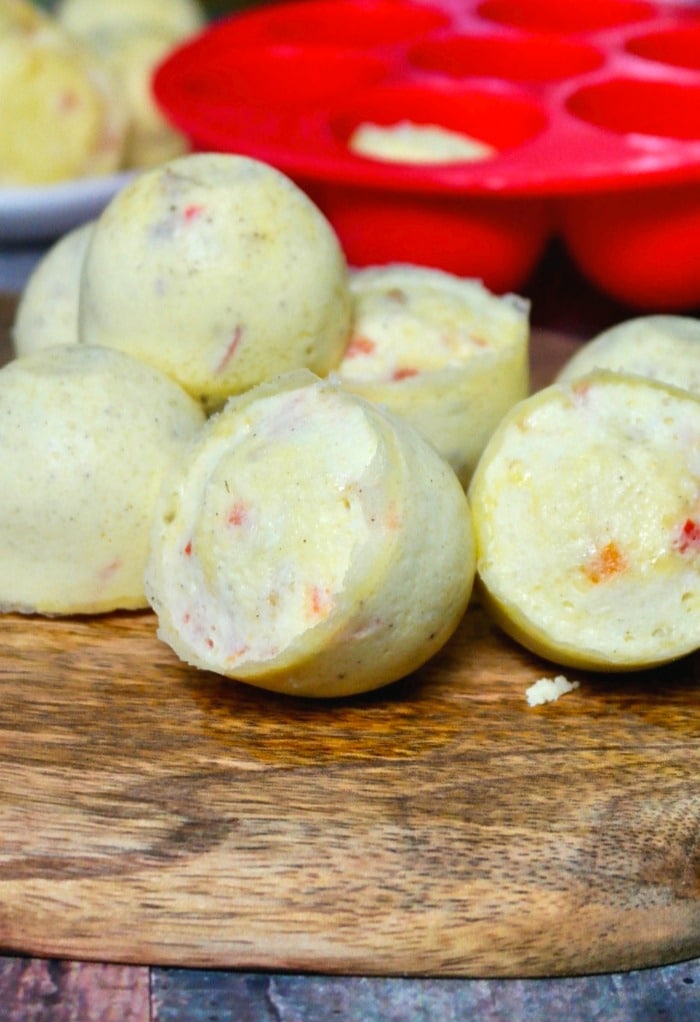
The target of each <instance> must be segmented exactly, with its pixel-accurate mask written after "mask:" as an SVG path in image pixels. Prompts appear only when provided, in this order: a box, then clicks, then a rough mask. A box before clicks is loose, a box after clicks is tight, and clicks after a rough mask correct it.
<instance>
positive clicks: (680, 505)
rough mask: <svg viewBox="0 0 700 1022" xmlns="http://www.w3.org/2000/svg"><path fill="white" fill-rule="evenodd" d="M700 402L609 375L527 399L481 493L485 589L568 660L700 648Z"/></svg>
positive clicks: (499, 612)
mask: <svg viewBox="0 0 700 1022" xmlns="http://www.w3.org/2000/svg"><path fill="white" fill-rule="evenodd" d="M699 452H700V399H698V397H696V396H695V395H693V394H691V393H690V392H688V391H684V390H680V389H677V388H674V387H671V386H668V385H666V384H661V383H658V382H656V381H651V380H648V379H645V378H643V377H638V376H632V375H625V374H623V373H615V372H609V371H605V370H600V371H597V372H594V373H591V374H589V375H588V376H584V377H582V378H581V379H579V380H576V381H573V382H572V383H569V384H554V385H552V386H550V387H547V388H545V389H544V390H542V391H540V392H538V393H537V394H535V395H534V396H533V397H530V398H528V399H527V400H525V401H522V402H520V403H519V404H518V405H517V406H516V407H515V408H513V409H512V410H511V412H509V413H508V415H507V416H506V417H505V419H504V420H503V422H502V423H501V424H500V426H499V427H498V429H497V430H496V432H495V433H494V435H493V437H492V438H491V441H490V442H489V444H488V446H487V448H486V450H485V451H484V454H483V456H482V459H481V461H480V463H479V466H478V468H477V470H476V472H475V474H474V477H473V479H472V482H471V485H470V488H469V491H468V495H469V500H470V504H471V508H472V513H473V519H474V528H475V533H476V545H477V571H478V578H479V591H480V594H481V597H482V599H483V600H484V603H485V605H486V606H487V608H488V609H489V610H490V612H491V613H492V614H493V616H494V617H495V619H496V620H497V621H498V622H499V623H500V625H501V626H502V627H503V629H504V630H505V631H506V632H508V633H509V634H510V635H511V636H513V637H514V638H515V639H517V640H518V641H520V642H521V643H522V644H523V645H525V646H526V647H528V648H529V649H531V650H532V651H534V652H535V653H538V654H540V655H541V656H544V657H546V658H547V659H549V660H552V661H554V662H555V663H559V664H562V665H564V666H573V667H580V668H587V669H590V670H598V671H624V670H636V669H641V668H647V667H653V666H655V665H657V664H662V663H666V662H668V661H672V660H675V659H677V658H679V657H682V656H684V655H685V654H687V653H690V652H691V651H693V650H695V649H697V648H698V647H699V646H700V453H699Z"/></svg>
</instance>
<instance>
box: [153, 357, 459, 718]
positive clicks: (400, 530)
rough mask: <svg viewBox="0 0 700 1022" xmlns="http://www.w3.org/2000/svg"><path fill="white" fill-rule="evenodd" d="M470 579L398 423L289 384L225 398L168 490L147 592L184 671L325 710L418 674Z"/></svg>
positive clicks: (449, 494) (301, 383) (444, 502)
mask: <svg viewBox="0 0 700 1022" xmlns="http://www.w3.org/2000/svg"><path fill="white" fill-rule="evenodd" d="M436 522H437V523H439V527H437V528H436V527H435V524H436ZM473 579H474V545H473V534H472V525H471V516H470V513H469V508H468V505H467V501H466V496H465V493H464V490H463V488H462V487H461V485H460V483H459V481H458V479H457V477H456V476H455V474H454V472H453V471H452V469H451V468H450V467H449V466H448V465H447V463H446V462H445V461H444V460H443V459H442V458H441V457H440V456H439V455H438V454H437V453H436V452H435V451H434V450H433V449H432V448H431V447H430V445H429V444H427V443H426V442H425V441H424V440H423V439H422V438H421V437H420V435H419V434H418V433H417V432H416V431H415V430H413V429H412V427H410V426H409V425H407V424H406V423H404V422H402V421H401V420H400V419H397V418H395V417H394V416H391V415H389V413H386V412H384V411H382V410H380V409H379V408H377V407H375V406H374V405H372V404H369V403H368V402H365V401H363V400H362V399H361V398H358V397H356V396H354V395H351V394H347V393H346V392H344V391H343V390H342V388H339V387H336V386H334V385H333V384H331V383H329V382H328V381H323V380H320V379H319V378H317V377H315V376H314V375H313V374H312V373H310V372H307V371H304V370H300V371H297V372H294V373H290V374H285V375H284V376H281V377H279V378H277V379H276V380H274V381H270V382H268V383H265V384H261V385H260V386H258V387H256V388H254V389H252V390H250V391H248V392H247V393H246V394H243V395H241V396H240V397H237V398H232V399H231V400H230V401H229V402H228V404H227V405H226V407H225V408H224V410H223V411H222V412H220V413H219V414H217V415H215V416H214V417H213V418H211V419H210V420H209V422H208V423H207V425H206V427H205V428H204V430H203V432H202V433H201V434H200V435H199V437H198V438H197V440H196V441H195V443H194V444H193V445H192V448H191V449H190V451H189V452H187V455H186V457H184V458H182V459H181V460H180V463H179V465H177V466H175V467H174V469H173V471H172V472H171V473H169V476H168V478H167V480H166V482H165V485H164V488H163V491H162V494H161V497H160V501H159V504H158V507H157V509H156V515H155V523H154V529H153V535H152V544H151V556H150V559H149V564H148V568H147V572H146V592H147V594H148V598H149V601H150V603H151V605H152V607H153V608H154V610H155V611H156V613H157V615H158V621H159V635H160V637H161V638H162V639H163V640H164V641H165V642H166V643H168V644H169V645H170V646H171V647H172V649H173V650H174V651H175V652H176V653H177V654H178V656H179V657H181V659H183V660H185V661H186V662H187V663H189V664H192V665H194V666H195V667H198V668H201V669H204V670H209V671H214V672H216V673H218V674H221V675H224V676H227V677H230V678H233V679H237V680H240V681H243V682H246V683H248V684H251V685H255V686H258V687H261V688H266V689H271V690H274V691H278V692H284V693H288V694H292V695H300V696H313V697H321V698H329V697H337V696H347V695H351V694H354V693H358V692H363V691H366V690H369V689H375V688H378V687H380V686H382V685H386V684H388V683H390V682H392V681H395V680H396V679H398V678H401V677H403V676H404V675H406V674H408V673H410V672H411V671H413V670H415V669H416V668H418V667H419V666H420V665H421V664H423V663H424V662H425V661H426V660H427V659H428V658H429V657H430V656H432V655H433V654H434V653H436V652H437V650H438V649H440V647H441V646H442V645H443V644H444V643H445V642H446V641H447V639H448V638H449V637H450V635H451V634H452V633H453V631H454V629H455V628H456V626H457V624H458V622H459V620H460V618H461V617H462V614H463V613H464V610H465V608H466V605H467V602H468V600H469V596H470V593H471V589H472V584H473Z"/></svg>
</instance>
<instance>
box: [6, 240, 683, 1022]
mask: <svg viewBox="0 0 700 1022" xmlns="http://www.w3.org/2000/svg"><path fill="white" fill-rule="evenodd" d="M1 290H2V281H0V291H1ZM522 290H523V291H524V293H526V294H528V296H529V297H531V298H532V301H533V315H532V319H533V325H534V327H535V329H536V331H537V334H538V336H539V337H540V338H545V339H546V338H547V337H548V336H550V335H552V336H555V337H556V339H557V345H558V346H559V349H560V347H561V343H565V344H570V345H571V349H572V350H574V349H575V347H576V346H577V344H578V343H580V341H581V340H584V339H585V338H587V337H590V336H592V335H594V334H595V333H597V332H598V331H599V330H601V329H602V328H604V327H605V326H607V325H609V324H611V323H614V322H617V321H619V320H621V319H623V318H626V317H628V316H629V315H632V314H634V310H629V309H625V308H623V307H621V306H619V305H617V304H616V303H614V302H611V301H609V300H608V299H606V298H605V297H604V296H602V295H600V294H598V293H596V292H595V291H594V290H593V289H592V288H590V287H589V286H588V285H587V284H586V283H585V282H584V281H582V280H581V279H580V277H579V276H578V274H577V272H576V270H575V269H574V268H573V267H572V266H571V264H570V263H569V261H568V259H567V258H566V256H565V255H564V254H563V253H562V252H561V250H560V249H559V248H558V247H557V246H553V248H552V249H551V251H550V252H549V253H548V255H547V257H546V258H545V260H544V262H543V264H542V266H541V267H540V269H539V270H538V272H537V273H536V275H535V277H534V278H533V280H532V281H531V282H530V284H529V285H528V286H527V287H526V288H523V289H522ZM14 300H15V299H14V297H13V296H11V295H3V296H2V298H0V338H4V339H5V340H4V347H2V343H0V362H2V361H3V360H4V359H5V358H7V357H8V355H9V348H8V345H7V335H8V333H7V332H8V329H9V325H10V321H11V317H12V311H13V307H14ZM546 370H547V367H546V366H544V367H543V366H540V367H539V369H538V373H540V374H542V375H543V376H546ZM537 382H541V380H540V379H538V381H537ZM694 840H695V842H696V843H700V834H695V838H694ZM1 857H2V837H1V836H0V869H1V868H2V866H1ZM698 879H700V878H696V880H698ZM553 939H556V934H553ZM545 1017H549V1018H560V1017H567V1018H569V1019H570V1020H572V1022H576V1020H581V1022H583V1020H589V1019H590V1020H593V1019H598V1018H604V1019H606V1020H612V1022H615V1020H634V1022H652V1020H669V1022H671V1020H672V1022H690V1020H691V1019H692V1020H695V1019H697V1018H698V1017H700V960H694V961H689V962H682V963H679V964H674V965H667V966H665V967H660V968H650V969H644V970H639V971H630V972H624V973H617V974H608V975H597V976H583V977H571V978H569V977H560V978H556V979H552V978H542V979H479V978H468V979H453V978H450V979H442V978H431V977H421V978H417V977H412V978H407V977H401V976H386V977H383V976H375V977H368V976H332V975H318V974H307V975H302V974H293V973H289V972H278V971H274V972H273V971H261V972H247V971H236V970H221V969H213V970H212V969H191V968H173V967H163V966H162V965H160V964H159V963H158V962H156V961H154V962H152V963H149V964H139V965H122V964H112V963H109V962H86V961H65V960H54V959H45V958H27V957H21V956H17V955H15V954H8V955H6V956H5V957H0V1020H2V1022H24V1020H32V1022H64V1020H65V1022H68V1020H76V1022H93V1020H94V1022H97V1020H105V1022H107V1020H110V1022H111V1020H114V1022H147V1020H148V1022H169V1020H176V1019H177V1020H187V1022H200V1020H201V1022H204V1020H208V1022H223V1020H224V1019H236V1020H241V1022H247V1020H251V1022H252V1020H255V1022H267V1020H270V1022H273V1020H281V1019H285V1020H286V1019H289V1020H291V1019H294V1020H302V1019H303V1020H306V1022H317V1020H318V1022H322V1020H323V1022H327V1020H329V1019H333V1018H342V1019H349V1020H358V1022H360V1020H363V1022H373V1020H375V1019H377V1020H379V1019H382V1020H392V1022H403V1020H411V1022H414V1020H415V1022H421V1020H428V1019H430V1020H433V1019H440V1020H442V1019H444V1020H446V1022H447V1020H449V1019H472V1018H478V1019H481V1020H484V1022H499V1020H502V1019H503V1020H505V1019H519V1020H520V1019H525V1020H528V1019H532V1020H535V1019H540V1018H545Z"/></svg>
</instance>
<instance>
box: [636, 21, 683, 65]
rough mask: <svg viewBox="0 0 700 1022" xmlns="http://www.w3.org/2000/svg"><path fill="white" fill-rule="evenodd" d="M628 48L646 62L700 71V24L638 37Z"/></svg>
mask: <svg viewBox="0 0 700 1022" xmlns="http://www.w3.org/2000/svg"><path fill="white" fill-rule="evenodd" d="M626 48H627V50H628V51H629V52H630V53H633V54H634V55H635V56H637V57H644V58H645V59H646V60H654V61H657V62H658V63H660V64H668V65H670V66H671V67H681V68H687V69H689V70H691V71H700V22H697V23H696V24H694V25H686V26H684V27H683V28H672V29H666V30H662V31H659V32H649V33H648V34H646V35H641V36H636V37H635V38H633V39H629V40H628V41H627V47H626Z"/></svg>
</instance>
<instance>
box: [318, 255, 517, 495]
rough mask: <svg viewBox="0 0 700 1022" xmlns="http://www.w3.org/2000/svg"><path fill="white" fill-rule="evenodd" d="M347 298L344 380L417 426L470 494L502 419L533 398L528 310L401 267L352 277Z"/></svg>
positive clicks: (435, 273) (340, 372)
mask: <svg viewBox="0 0 700 1022" xmlns="http://www.w3.org/2000/svg"><path fill="white" fill-rule="evenodd" d="M350 290H351V294H352V300H353V327H352V333H351V337H350V342H349V344H348V347H347V349H346V351H345V354H344V357H343V359H342V361H341V363H340V365H339V367H338V369H337V370H336V375H337V379H338V380H339V381H340V382H341V383H342V385H343V386H344V387H346V388H347V389H348V390H351V391H353V392H354V393H356V394H359V395H361V396H362V397H364V398H366V399H367V400H369V401H373V402H376V403H380V404H382V405H385V406H386V407H387V408H389V409H390V410H391V411H392V412H394V413H396V414H397V415H400V416H401V417H402V418H404V419H406V420H407V421H408V422H410V423H411V425H412V426H414V427H415V428H416V429H417V430H418V431H419V432H420V433H421V434H422V435H423V436H424V437H425V438H426V439H427V440H429V441H430V442H431V443H432V444H433V446H434V447H435V448H436V449H437V450H438V451H439V452H440V454H442V456H443V457H444V458H446V459H447V461H448V462H449V463H450V464H451V466H452V467H453V469H454V470H455V472H456V473H457V475H458V476H459V478H460V479H461V481H462V483H463V484H464V485H466V484H467V483H468V481H469V479H470V478H471V474H472V472H473V471H474V468H475V466H476V463H477V461H478V460H479V457H480V455H481V452H482V451H483V449H484V447H485V446H486V442H487V440H488V438H489V437H490V435H491V433H492V432H493V430H494V429H495V428H496V426H497V424H498V423H499V422H500V420H501V418H502V417H503V415H504V414H505V413H506V411H508V409H509V408H511V407H512V406H513V405H514V404H515V403H516V402H517V401H520V400H521V399H522V398H524V397H525V396H526V395H527V393H528V388H529V338H530V325H529V305H528V303H527V301H525V300H524V299H522V298H519V297H517V296H515V295H505V296H497V295H495V294H492V293H491V292H490V291H489V290H488V289H487V288H486V287H484V286H483V285H482V284H481V283H480V282H479V281H477V280H470V279H465V278H462V277H457V276H454V275H452V274H449V273H445V272H443V271H441V270H435V269H430V268H426V267H419V266H410V265H403V264H394V265H389V266H377V267H369V268H367V269H362V270H354V271H353V272H352V274H351V282H350Z"/></svg>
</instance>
